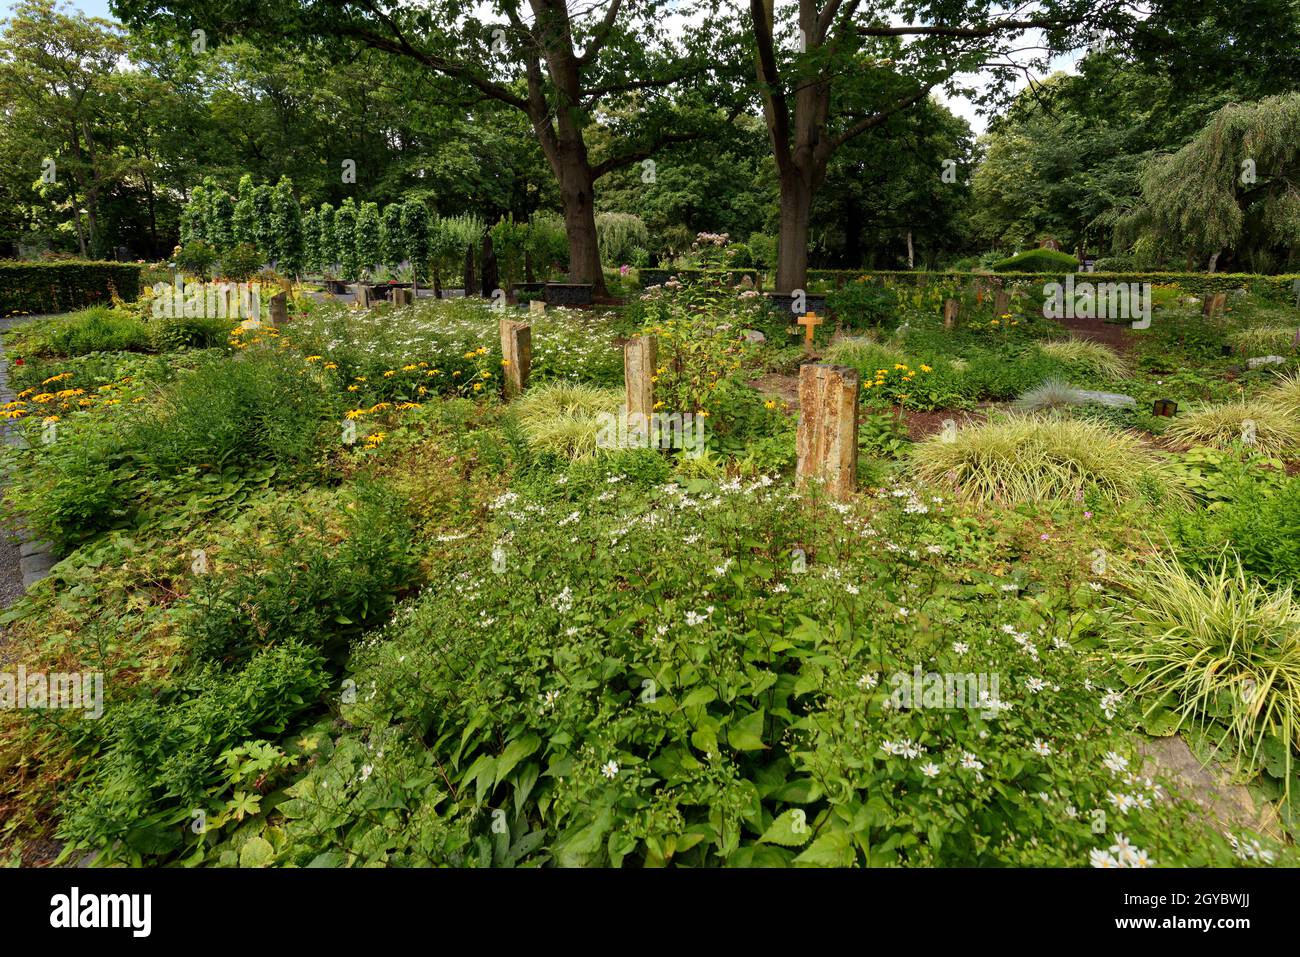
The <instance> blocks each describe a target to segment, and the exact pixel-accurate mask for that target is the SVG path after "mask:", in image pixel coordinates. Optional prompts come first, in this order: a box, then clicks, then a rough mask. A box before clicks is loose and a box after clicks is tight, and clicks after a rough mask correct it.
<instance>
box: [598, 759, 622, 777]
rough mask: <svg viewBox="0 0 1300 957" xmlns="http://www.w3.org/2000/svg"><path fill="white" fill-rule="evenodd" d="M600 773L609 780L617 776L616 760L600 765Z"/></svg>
mask: <svg viewBox="0 0 1300 957" xmlns="http://www.w3.org/2000/svg"><path fill="white" fill-rule="evenodd" d="M600 773H601V774H603V775H605V777H607V778H609V779H610V780H611V781H612V780H614V778H615V777H617V776H618V762H616V761H608V762H606V763H605V764H604V765H602V766H601V769H600Z"/></svg>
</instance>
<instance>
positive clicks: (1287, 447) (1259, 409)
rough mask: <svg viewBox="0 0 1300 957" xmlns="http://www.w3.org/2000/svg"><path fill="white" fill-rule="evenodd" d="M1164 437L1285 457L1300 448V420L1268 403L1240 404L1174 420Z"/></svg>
mask: <svg viewBox="0 0 1300 957" xmlns="http://www.w3.org/2000/svg"><path fill="white" fill-rule="evenodd" d="M1165 435H1166V436H1167V437H1169V438H1171V439H1173V440H1174V441H1175V442H1183V443H1186V444H1187V445H1193V446H1195V445H1204V446H1209V447H1211V448H1216V449H1230V448H1233V447H1235V446H1237V445H1243V446H1246V447H1253V448H1255V449H1257V450H1258V451H1260V452H1262V453H1264V454H1265V455H1283V454H1286V453H1288V452H1292V451H1294V450H1295V449H1297V448H1300V419H1297V418H1296V417H1295V416H1291V415H1287V413H1286V412H1285V411H1284V410H1283V409H1281V408H1279V406H1277V405H1275V404H1274V403H1273V402H1272V401H1269V400H1266V399H1248V400H1238V401H1235V402H1224V403H1222V404H1219V405H1205V406H1200V407H1199V408H1194V409H1191V410H1189V411H1188V412H1187V413H1185V414H1183V415H1179V416H1178V418H1176V419H1174V421H1173V422H1172V423H1171V424H1170V426H1169V428H1168V429H1167V430H1166V431H1165Z"/></svg>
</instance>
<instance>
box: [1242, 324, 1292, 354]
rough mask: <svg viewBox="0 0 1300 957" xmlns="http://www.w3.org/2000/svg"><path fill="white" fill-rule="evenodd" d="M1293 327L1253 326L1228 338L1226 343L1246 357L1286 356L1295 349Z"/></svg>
mask: <svg viewBox="0 0 1300 957" xmlns="http://www.w3.org/2000/svg"><path fill="white" fill-rule="evenodd" d="M1295 336H1296V329H1295V327H1294V326H1254V327H1253V328H1250V329H1241V330H1238V331H1237V332H1234V333H1232V334H1231V335H1230V336H1228V342H1229V343H1230V344H1231V345H1232V347H1233V348H1234V349H1236V350H1237V351H1238V352H1241V353H1243V354H1244V355H1247V356H1264V355H1286V354H1287V353H1289V352H1291V351H1292V350H1293V349H1294V348H1295Z"/></svg>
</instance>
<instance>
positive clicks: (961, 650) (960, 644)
mask: <svg viewBox="0 0 1300 957" xmlns="http://www.w3.org/2000/svg"><path fill="white" fill-rule="evenodd" d="M952 650H953V651H955V652H957V654H959V655H964V654H966V652H968V651H970V645H968V644H966V642H964V641H954V642H953V643H952Z"/></svg>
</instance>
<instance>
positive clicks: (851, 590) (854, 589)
mask: <svg viewBox="0 0 1300 957" xmlns="http://www.w3.org/2000/svg"><path fill="white" fill-rule="evenodd" d="M844 590H845V591H846V592H848V593H849V594H850V595H856V594H858V593H859V592H860V591H861V589H860V588H858V586H857V585H845V586H844Z"/></svg>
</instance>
